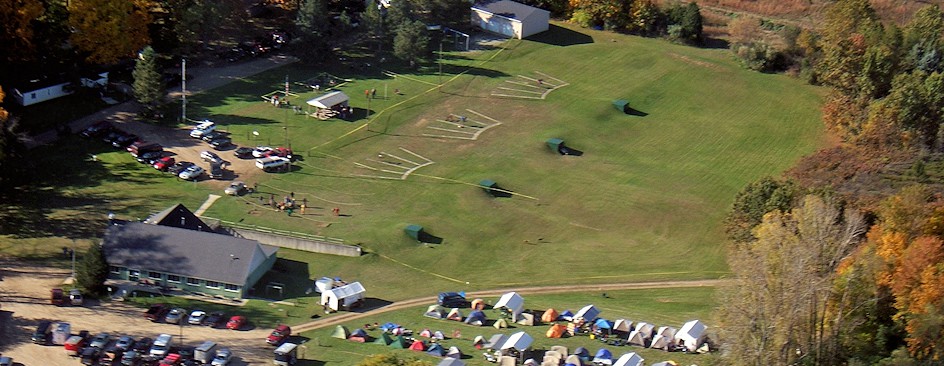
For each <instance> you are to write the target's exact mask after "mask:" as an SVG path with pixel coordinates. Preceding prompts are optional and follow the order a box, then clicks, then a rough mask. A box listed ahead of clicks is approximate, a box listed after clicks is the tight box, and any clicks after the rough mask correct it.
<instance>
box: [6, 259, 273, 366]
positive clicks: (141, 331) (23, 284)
mask: <svg viewBox="0 0 944 366" xmlns="http://www.w3.org/2000/svg"><path fill="white" fill-rule="evenodd" d="M68 275H69V273H68V271H64V270H59V269H50V268H46V267H34V266H30V265H29V264H27V263H22V262H19V263H13V262H8V261H4V262H0V276H2V277H0V280H2V281H0V306H2V308H0V326H2V333H0V353H2V354H3V355H4V356H9V357H13V360H14V362H16V364H19V365H27V366H38V365H80V364H81V363H80V362H79V360H78V359H77V358H73V357H69V356H67V355H66V352H65V350H64V348H63V346H53V345H48V346H42V345H37V344H33V343H31V342H30V335H31V334H32V332H33V331H34V329H35V327H36V324H37V323H38V322H39V321H40V320H51V321H64V322H68V323H70V324H71V325H72V333H73V334H77V333H78V332H79V331H81V330H88V331H89V332H91V333H92V334H96V333H100V332H107V333H110V334H111V335H112V336H119V335H130V336H133V337H135V338H140V337H150V338H155V337H157V335H158V334H161V333H167V334H171V335H173V336H174V342H175V343H176V342H178V341H179V338H180V334H181V332H182V333H183V341H184V343H185V344H186V345H190V346H197V345H199V344H200V343H201V342H203V341H206V340H212V341H214V342H216V343H218V344H219V345H220V346H221V347H229V348H230V349H232V350H233V353H234V354H235V359H234V360H233V362H231V363H230V364H231V365H247V364H270V363H271V362H272V357H271V355H272V351H273V349H274V347H272V346H268V345H266V343H265V338H266V336H267V335H268V334H269V332H270V331H271V329H251V330H240V331H234V330H227V329H213V328H210V327H205V326H193V325H184V326H182V327H181V326H177V325H172V324H164V323H152V322H150V321H148V320H146V319H145V318H144V317H143V316H142V313H143V309H140V308H137V307H133V306H130V305H127V304H124V303H121V302H105V303H101V304H99V303H92V304H87V305H86V306H84V307H78V306H75V307H72V306H64V307H57V306H53V305H50V304H49V290H50V289H52V288H54V287H61V286H62V282H63V280H64V279H66V278H67V277H68ZM250 321H251V319H250Z"/></svg>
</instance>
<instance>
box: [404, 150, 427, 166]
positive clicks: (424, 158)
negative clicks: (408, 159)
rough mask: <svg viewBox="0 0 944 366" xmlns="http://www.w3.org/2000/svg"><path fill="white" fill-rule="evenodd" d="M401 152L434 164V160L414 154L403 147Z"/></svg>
mask: <svg viewBox="0 0 944 366" xmlns="http://www.w3.org/2000/svg"><path fill="white" fill-rule="evenodd" d="M400 150H402V151H404V152H406V153H407V154H410V155H413V156H415V157H418V158H420V159H423V160H426V161H428V162H431V163H432V162H433V161H432V160H430V159H428V158H426V157H425V156H423V155H420V154H417V153H415V152H412V151H410V150H407V149H406V148H403V147H401V148H400Z"/></svg>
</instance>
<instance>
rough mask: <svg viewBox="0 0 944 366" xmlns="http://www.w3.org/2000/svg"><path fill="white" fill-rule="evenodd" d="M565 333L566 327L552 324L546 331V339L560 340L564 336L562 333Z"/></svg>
mask: <svg viewBox="0 0 944 366" xmlns="http://www.w3.org/2000/svg"><path fill="white" fill-rule="evenodd" d="M566 331H567V326H565V325H563V324H554V325H552V326H551V327H550V328H548V329H547V337H548V338H560V337H563V336H564V332H566Z"/></svg>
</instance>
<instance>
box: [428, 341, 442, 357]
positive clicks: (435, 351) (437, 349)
mask: <svg viewBox="0 0 944 366" xmlns="http://www.w3.org/2000/svg"><path fill="white" fill-rule="evenodd" d="M426 354H428V355H430V356H436V357H442V356H443V355H444V354H446V350H445V349H443V346H442V345H441V344H439V343H433V344H431V345H429V348H427V349H426Z"/></svg>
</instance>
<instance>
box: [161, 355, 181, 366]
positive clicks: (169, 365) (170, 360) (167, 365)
mask: <svg viewBox="0 0 944 366" xmlns="http://www.w3.org/2000/svg"><path fill="white" fill-rule="evenodd" d="M179 363H180V355H179V354H176V353H171V354H169V355H167V357H164V359H163V360H161V363H160V366H176V365H177V364H179Z"/></svg>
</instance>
